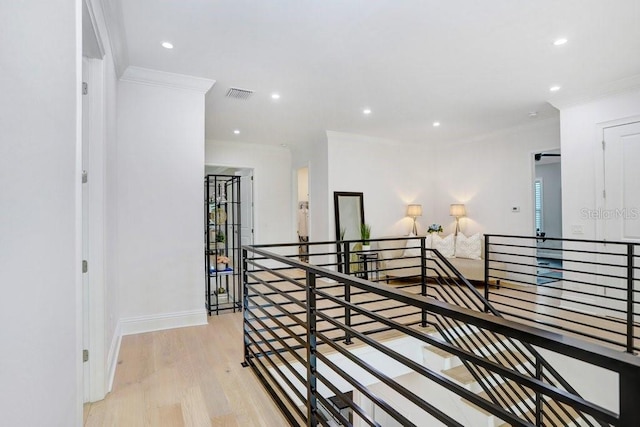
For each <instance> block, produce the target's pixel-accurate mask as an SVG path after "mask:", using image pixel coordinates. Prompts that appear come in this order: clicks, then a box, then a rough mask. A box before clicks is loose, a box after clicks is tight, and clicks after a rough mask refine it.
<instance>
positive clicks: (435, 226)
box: [427, 224, 442, 234]
mask: <svg viewBox="0 0 640 427" xmlns="http://www.w3.org/2000/svg"><path fill="white" fill-rule="evenodd" d="M427 233H429V234H431V233H442V226H441V225H440V224H431V225H430V226H429V228H428V229H427Z"/></svg>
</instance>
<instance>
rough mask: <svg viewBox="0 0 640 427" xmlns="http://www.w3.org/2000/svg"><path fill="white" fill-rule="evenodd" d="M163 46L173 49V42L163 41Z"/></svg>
mask: <svg viewBox="0 0 640 427" xmlns="http://www.w3.org/2000/svg"><path fill="white" fill-rule="evenodd" d="M162 47H163V48H165V49H173V44H171V43H169V42H162Z"/></svg>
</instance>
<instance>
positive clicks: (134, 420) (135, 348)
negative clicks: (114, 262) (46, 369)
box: [84, 313, 287, 427]
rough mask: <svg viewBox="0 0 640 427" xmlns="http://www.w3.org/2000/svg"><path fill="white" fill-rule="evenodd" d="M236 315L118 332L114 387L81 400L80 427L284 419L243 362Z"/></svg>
mask: <svg viewBox="0 0 640 427" xmlns="http://www.w3.org/2000/svg"><path fill="white" fill-rule="evenodd" d="M242 360H243V347H242V314H241V313H231V314H223V315H220V316H212V317H210V318H209V324H208V325H206V326H195V327H189V328H180V329H171V330H167V331H158V332H151V333H147V334H139V335H129V336H125V337H123V338H122V345H121V349H120V357H119V360H118V368H117V371H116V377H115V380H114V386H113V391H112V392H111V393H109V395H107V397H106V398H105V399H104V400H102V401H99V402H95V403H91V404H87V405H85V408H84V409H85V411H84V412H85V426H91V427H94V426H127V427H134V426H154V427H155V426H167V427H169V426H170V427H180V426H185V427H186V426H189V427H190V426H198V427H200V426H243V427H244V426H265V427H272V426H284V425H287V422H286V420H285V418H284V417H283V416H282V414H281V413H280V411H279V410H278V408H277V407H276V405H275V404H274V403H273V401H272V400H271V398H270V397H269V395H268V394H267V392H266V391H265V390H264V389H263V387H262V385H261V384H260V382H259V381H258V379H257V378H256V377H255V375H254V374H253V372H252V371H251V369H250V368H243V367H242V366H241V365H240V363H241V362H242Z"/></svg>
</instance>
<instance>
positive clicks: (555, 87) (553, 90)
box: [549, 86, 560, 92]
mask: <svg viewBox="0 0 640 427" xmlns="http://www.w3.org/2000/svg"><path fill="white" fill-rule="evenodd" d="M559 90H560V86H551V87H550V88H549V91H550V92H557V91H559Z"/></svg>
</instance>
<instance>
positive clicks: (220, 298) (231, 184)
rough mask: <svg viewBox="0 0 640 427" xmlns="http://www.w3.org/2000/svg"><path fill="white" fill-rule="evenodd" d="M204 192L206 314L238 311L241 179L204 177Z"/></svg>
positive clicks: (239, 304)
mask: <svg viewBox="0 0 640 427" xmlns="http://www.w3.org/2000/svg"><path fill="white" fill-rule="evenodd" d="M204 189H205V191H204V192H205V203H204V206H205V230H204V235H205V248H204V253H205V257H204V258H205V277H206V284H205V293H206V295H205V296H206V301H205V306H206V309H207V313H208V314H209V316H211V314H219V313H220V312H221V311H229V310H231V311H233V312H235V311H241V310H242V295H241V290H242V286H241V283H240V280H241V277H242V274H241V273H242V272H241V271H240V270H241V268H242V262H241V256H242V249H241V246H240V223H241V215H240V177H239V176H235V175H207V176H206V177H205V179H204Z"/></svg>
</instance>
